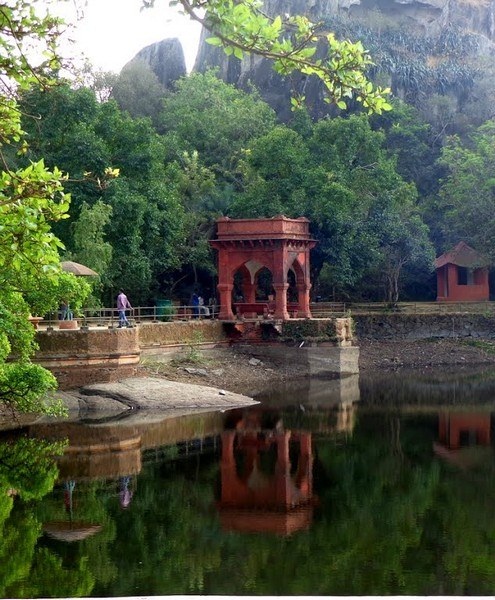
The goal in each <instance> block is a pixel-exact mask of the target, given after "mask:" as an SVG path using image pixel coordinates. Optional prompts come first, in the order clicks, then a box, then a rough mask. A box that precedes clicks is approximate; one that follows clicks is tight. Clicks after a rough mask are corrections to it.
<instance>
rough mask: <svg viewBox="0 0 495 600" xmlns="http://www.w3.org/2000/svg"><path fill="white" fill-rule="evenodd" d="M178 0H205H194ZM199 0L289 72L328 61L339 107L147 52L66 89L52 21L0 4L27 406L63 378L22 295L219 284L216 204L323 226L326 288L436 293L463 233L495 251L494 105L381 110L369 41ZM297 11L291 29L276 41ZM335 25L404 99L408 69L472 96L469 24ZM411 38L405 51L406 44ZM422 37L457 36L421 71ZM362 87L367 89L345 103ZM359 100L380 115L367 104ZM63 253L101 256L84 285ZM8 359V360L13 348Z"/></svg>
mask: <svg viewBox="0 0 495 600" xmlns="http://www.w3.org/2000/svg"><path fill="white" fill-rule="evenodd" d="M182 4H183V5H184V7H185V8H186V11H189V12H192V13H194V14H193V17H197V16H198V14H197V8H198V6H199V4H197V3H195V2H194V3H191V4H189V3H187V2H184V3H182ZM207 4H208V12H207V14H206V15H205V16H204V20H205V25H207V26H208V27H209V28H210V29H211V30H212V31H213V32H214V34H215V35H216V38H215V39H213V40H211V41H212V43H214V44H220V43H221V44H223V45H224V46H225V47H226V48H227V52H231V53H233V54H235V55H236V56H237V55H239V56H240V55H241V54H243V53H244V52H246V51H248V50H249V49H251V50H253V51H254V52H255V53H256V52H258V53H259V54H261V55H263V56H268V57H272V58H273V59H274V61H275V65H276V68H277V69H278V70H279V72H282V73H289V72H290V71H292V70H293V69H294V68H300V69H302V71H303V72H304V73H306V74H315V75H317V76H319V77H321V78H322V79H323V80H324V82H325V85H326V86H327V89H328V91H329V93H330V96H331V97H333V100H334V101H335V102H337V104H338V105H339V107H340V109H341V113H340V114H341V115H342V116H340V117H335V118H328V119H324V120H322V121H320V122H313V121H312V120H311V119H310V118H309V116H308V114H307V113H306V112H305V110H304V108H302V107H301V105H300V100H301V99H299V100H298V101H296V102H295V103H294V108H295V111H294V113H293V118H292V120H291V122H290V123H287V124H280V123H277V121H276V117H275V113H274V112H273V110H272V109H271V108H269V107H268V106H267V104H265V103H264V102H263V101H262V100H261V99H260V96H259V95H258V94H257V93H256V92H255V91H254V90H253V91H252V92H251V93H246V92H241V91H239V90H237V89H235V88H233V87H232V86H230V85H227V84H225V83H223V82H221V81H220V80H219V79H218V78H217V76H216V74H215V72H207V73H205V74H198V73H196V74H193V75H190V76H189V77H186V78H183V79H182V80H180V81H179V82H177V84H176V87H175V89H173V90H168V91H165V90H163V89H162V88H161V87H160V84H159V83H158V81H157V79H156V77H155V76H154V75H153V74H152V73H151V71H150V70H149V69H148V68H147V67H146V65H144V64H136V65H134V66H133V68H132V69H131V70H130V71H129V72H127V71H125V72H123V73H122V74H121V75H120V76H118V77H117V76H114V77H110V76H109V77H106V78H103V79H104V81H103V79H102V81H100V82H97V81H96V79H97V78H95V79H94V82H93V83H94V86H93V87H94V89H89V88H86V87H84V86H79V87H77V88H75V87H71V85H70V84H69V83H67V82H64V81H61V80H59V79H57V76H56V72H57V69H58V66H59V65H58V59H57V55H56V53H55V52H54V50H55V45H54V44H55V42H56V38H57V36H58V30H59V25H60V24H59V22H58V21H57V20H56V19H52V18H50V17H38V16H37V14H36V12H35V11H33V10H31V8H30V6H29V3H28V2H26V1H25V0H16V1H15V2H13V3H11V4H9V5H7V4H0V41H1V43H2V44H3V46H4V50H5V60H3V62H2V65H1V69H2V71H1V74H2V75H3V76H4V77H5V81H6V82H8V81H10V82H11V83H12V85H11V86H10V87H9V86H6V87H5V88H4V92H3V94H2V98H1V102H0V110H1V112H2V125H1V128H0V141H1V144H2V147H1V150H2V155H1V158H2V162H3V171H2V173H1V178H0V196H1V197H0V213H1V217H2V228H1V229H0V247H1V248H2V251H1V253H0V283H1V284H2V285H1V286H0V310H1V312H2V315H3V318H2V319H1V321H0V398H1V400H2V401H3V402H7V403H9V404H11V405H12V406H15V405H17V407H20V408H22V409H24V410H28V409H29V410H31V409H33V408H35V407H36V402H37V399H38V397H39V396H40V395H42V394H43V393H44V392H45V391H47V390H50V389H52V388H53V387H54V386H55V381H54V379H53V377H51V376H50V374H49V373H47V372H46V371H44V370H42V369H40V368H39V367H37V366H36V365H33V364H31V363H30V361H29V357H30V356H31V355H32V353H33V351H34V349H35V345H34V330H33V329H32V328H31V327H30V325H29V323H28V321H27V317H28V314H29V312H31V313H33V314H44V313H45V312H48V311H52V310H55V309H56V307H57V305H58V304H59V303H60V301H61V300H66V301H69V302H70V304H71V306H72V307H73V309H74V310H75V311H76V312H77V310H79V309H80V308H81V307H82V305H83V303H84V302H85V299H87V298H88V297H89V298H90V300H86V305H87V304H88V303H91V304H93V305H95V304H99V303H100V304H103V305H113V303H114V298H115V292H116V290H117V289H119V288H121V287H125V289H126V292H127V293H128V295H129V297H130V298H131V301H132V303H133V304H134V305H138V304H141V305H144V304H150V303H154V302H155V301H156V300H157V299H159V298H160V297H168V298H174V299H176V300H182V301H184V302H186V303H187V302H188V301H189V299H190V297H191V294H192V292H193V290H195V289H196V290H198V291H200V292H201V293H202V294H203V296H204V297H210V296H213V295H214V294H215V289H216V287H215V285H216V280H215V272H216V269H215V256H214V254H213V252H212V251H211V249H210V247H209V245H208V239H210V238H211V237H213V236H214V233H215V228H214V225H215V219H216V218H218V217H219V216H223V215H227V216H232V217H248V216H249V217H262V216H264V217H270V216H273V215H276V214H280V213H283V214H285V215H287V216H290V217H298V216H306V217H308V218H309V220H310V222H311V229H312V233H313V235H314V236H315V237H316V239H317V240H318V245H317V247H316V249H315V251H314V252H313V258H312V278H313V292H314V295H315V296H316V295H320V296H323V297H326V298H334V299H377V300H387V301H389V302H391V303H394V302H396V301H397V300H398V299H399V297H406V298H407V297H410V298H418V299H421V298H431V297H434V289H433V288H432V285H431V273H432V261H433V257H434V254H435V252H437V253H439V252H441V251H444V250H446V249H447V248H448V246H449V245H452V244H454V243H456V242H457V241H458V240H459V239H460V238H461V239H465V240H466V241H467V242H468V243H470V244H472V245H473V246H475V248H476V249H478V250H480V251H482V252H484V253H485V254H486V255H487V256H490V257H492V256H495V251H494V249H493V244H492V240H493V235H492V226H491V223H492V220H493V219H492V217H491V214H492V212H493V211H491V204H490V203H491V196H492V193H491V185H492V177H491V174H490V173H491V172H490V169H491V166H492V162H493V157H492V156H491V153H493V152H492V150H493V148H492V145H493V144H492V142H491V140H492V138H493V133H492V132H493V125H492V123H491V122H489V123H487V124H486V125H484V126H483V127H481V128H480V129H479V130H478V131H477V132H475V133H473V132H471V133H472V136H471V137H469V136H467V132H468V128H467V127H465V128H464V130H463V137H462V138H461V137H457V138H449V137H447V136H446V134H447V133H448V132H449V131H450V129H449V126H448V118H449V117H448V107H446V106H444V108H445V111H444V112H442V110H440V108H441V107H440V104H438V106H437V107H436V109H435V110H432V111H431V112H432V115H434V117H435V119H436V120H437V122H434V121H435V119H433V118H432V119H429V121H430V122H429V123H427V122H426V121H425V119H424V118H423V117H422V116H421V113H420V112H419V111H418V110H416V109H413V108H412V107H410V106H408V105H407V104H404V103H402V102H400V101H397V100H394V101H393V105H394V110H392V111H390V112H388V111H387V110H385V109H388V108H389V106H388V103H386V102H385V101H384V99H383V96H382V95H381V91H380V90H378V91H376V90H373V88H372V87H370V86H369V85H368V82H367V81H366V79H365V76H364V71H365V70H366V69H367V68H368V67H370V66H371V63H370V61H369V57H368V55H367V54H366V52H365V51H364V50H363V49H362V47H361V46H360V44H359V43H357V44H355V45H353V44H341V43H340V42H337V41H336V38H335V37H334V36H330V37H328V36H327V45H328V48H329V52H330V54H332V53H334V55H333V58H331V59H329V60H330V62H328V63H326V62H325V60H323V61H322V62H321V63H319V64H316V63H317V62H318V61H316V63H315V60H313V58H312V57H313V50H312V48H314V43H316V42H317V40H316V37H318V36H316V37H315V38H314V39H313V37H314V36H313V34H315V35H316V31H315V29H314V26H313V24H311V23H310V22H309V21H307V20H305V19H303V18H292V17H288V19H287V20H284V19H280V20H277V19H274V20H270V19H268V20H267V19H266V18H265V17H264V15H262V13H261V12H260V10H259V9H260V6H259V5H258V3H257V1H253V2H243V3H236V4H235V5H232V6H231V5H230V4H229V3H228V2H208V3H207ZM229 15H230V16H229ZM201 18H203V17H201ZM229 19H230V20H229ZM241 22H242V27H240V23H241ZM256 23H257V26H258V28H259V38H258V40H257V41H256V43H255V41H254V40H253V38H252V35H253V31H254V29H253V27H254V24H256ZM327 25H328V23H327ZM287 26H289V28H292V32H293V34H294V36H295V37H294V38H293V39H292V41H288V38H287V40H285V41H283V39H282V37H283V35H284V34H283V31H284V30H285V28H286V27H287ZM332 27H333V28H334V30H335V31H336V32H337V33H339V34H341V35H344V34H346V32H347V33H349V32H351V33H352V34H353V36H358V37H359V36H361V37H362V38H363V39H365V40H367V41H368V42H369V43H370V44H371V46H373V48H376V49H377V50H378V49H380V51H381V53H382V54H381V59H383V60H382V61H381V62H380V65H381V66H380V68H382V69H385V67H386V65H388V66H387V67H386V68H387V69H388V73H389V74H391V75H392V79H393V82H394V83H393V87H394V89H396V90H397V91H399V90H400V89H403V90H409V91H408V93H405V94H402V95H403V96H404V97H405V98H406V99H407V98H408V94H409V92H411V90H414V89H415V88H414V86H415V85H417V86H419V87H418V89H421V90H423V91H424V90H426V91H427V92H428V95H429V96H431V97H433V96H435V94H440V95H441V94H443V93H444V92H445V90H446V89H447V88H449V89H450V87H452V86H459V85H464V86H465V88H466V94H467V96H466V101H467V97H468V96H469V95H470V90H471V87H472V80H473V78H474V77H475V75H476V73H474V71H469V69H468V66H466V64H465V63H462V67H463V68H465V69H467V70H466V72H465V73H464V75H462V73H461V74H460V75H459V73H458V72H457V71H456V74H455V73H454V74H452V77H454V75H455V77H454V78H453V79H452V80H451V79H449V77H450V76H451V73H450V72H449V71H448V68H450V67H449V65H451V64H452V65H454V66H455V65H456V64H461V62H462V61H461V59H462V56H461V54H462V53H460V52H459V44H460V45H461V46H462V48H463V49H464V50H465V51H466V52H468V53H469V52H472V50H473V47H472V39H471V38H470V36H463V35H461V34H460V33H459V32H458V31H455V30H453V29H451V28H449V29H448V30H446V31H445V32H444V34H443V35H442V36H441V37H440V38H439V39H435V40H433V39H432V40H430V39H428V40H423V42H422V44H423V46H421V44H419V46H418V40H417V39H416V38H414V37H412V36H410V35H407V34H406V33H405V32H403V31H397V30H389V29H384V33H383V36H382V38H381V39H380V40H379V41H380V45H379V48H378V46H374V44H378V40H376V39H375V38H374V37H373V35H372V34H371V33H370V31H367V30H366V28H363V26H361V25H357V26H356V27H357V28H356V27H355V28H354V29H352V31H351V30H350V29H349V27H350V26H349V24H348V23H343V22H340V21H339V22H335V23H333V24H332ZM346 28H347V29H346ZM14 34H15V35H17V36H18V44H17V45H16V44H14V45H13V44H12V39H13V37H12V36H13V35H14ZM281 36H282V37H281ZM298 36H299V37H298ZM34 40H36V43H37V44H38V45H41V46H44V47H45V49H46V50H47V53H46V54H45V55H44V56H46V57H47V60H46V61H45V62H43V63H41V64H40V65H37V66H36V67H35V68H33V67H32V65H29V64H28V62H27V61H26V58H25V57H26V56H27V54H26V53H25V52H24V51H23V45H24V44H30V43H32V42H33V41H34ZM294 40H296V41H297V42H298V44H299V45H298V46H297V49H296V48H294V47H293V46H291V44H293V43H294ZM258 42H259V45H258ZM402 46H404V47H405V48H407V51H405V52H402V53H401V54H400V55H396V54H395V50H394V49H396V48H397V47H402ZM291 48H292V50H291ZM413 53H415V54H416V55H417V56H418V57H422V58H421V61H422V60H423V58H425V57H427V56H430V55H431V56H433V55H435V56H436V55H441V54H442V53H443V54H445V53H447V54H449V55H451V59H452V63H450V62H449V63H448V62H445V61H443V62H442V63H441V64H438V65H436V67H435V68H433V67H427V68H426V67H424V68H423V67H422V68H423V71H424V72H423V71H422V72H421V73H419V72H416V71H417V68H419V66H418V65H419V63H418V65H415V66H414V65H412V66H411V65H409V66H407V64H406V63H407V60H409V58H408V56H410V55H412V54H413ZM288 55H290V56H291V57H292V58H291V59H289V58H288ZM387 57H388V62H387ZM392 57H393V58H394V59H395V60H396V63H394V64H392V63H391V62H390V61H391V59H392ZM411 60H412V59H411ZM332 61H333V62H332ZM421 61H420V62H421ZM456 61H461V62H459V63H457V62H456ZM423 62H424V61H423ZM406 67H407V68H406ZM413 67H414V68H413ZM452 68H454V67H452ZM456 68H457V67H456ZM424 69H426V70H424ZM445 69H447V71H445ZM459 69H460V67H459ZM459 69H458V71H459ZM401 70H402V71H404V73H405V75H404V77H406V76H407V77H406V78H408V79H407V81H406V80H405V79H404V78H403V79H404V81H402V80H401ZM461 70H462V69H461ZM444 71H445V72H444ZM454 71H455V69H454ZM418 73H419V74H418ZM452 73H453V72H452ZM420 75H421V77H423V79H424V81H423V80H421V81H420V80H419V79H418V77H420ZM421 77H420V79H421ZM442 77H443V79H442ZM339 78H341V79H339ZM339 81H340V83H339ZM401 81H402V83H401ZM414 82H416V83H414ZM55 84H56V85H55ZM95 90H96V91H95ZM359 90H360V91H359ZM103 92H104V93H103ZM352 93H357V94H358V95H360V97H361V105H359V103H358V105H356V104H355V103H354V102H353V101H352V102H351V101H348V100H347V99H350V97H351V96H352ZM411 93H412V92H411ZM418 98H419V96H415V99H414V102H415V103H416V104H418V102H417V100H418ZM344 103H345V106H344ZM356 106H358V108H357V109H356ZM363 106H364V107H365V108H367V109H369V111H372V110H373V111H374V112H375V114H374V115H373V116H371V117H370V116H369V115H366V114H364V112H366V111H364V112H363V111H362V107H363ZM353 111H354V112H353ZM423 112H424V111H423ZM480 222H482V223H483V227H479V223H480ZM61 258H63V259H72V260H76V261H78V262H82V263H83V264H87V265H88V266H90V267H92V268H93V269H94V270H95V271H96V272H97V273H99V278H98V279H97V281H95V284H94V285H93V289H92V290H91V289H90V288H89V286H88V284H87V283H86V282H82V281H80V280H76V279H75V278H73V277H72V276H70V275H67V274H63V273H61V270H60V266H59V263H60V259H61ZM90 294H91V296H90ZM11 356H14V357H15V358H16V361H15V362H7V358H8V357H11ZM20 382H22V385H21V384H20ZM19 391H20V392H21V393H19ZM21 397H22V398H23V399H24V400H23V402H21ZM45 409H49V407H45Z"/></svg>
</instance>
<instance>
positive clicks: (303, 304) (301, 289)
mask: <svg viewBox="0 0 495 600" xmlns="http://www.w3.org/2000/svg"><path fill="white" fill-rule="evenodd" d="M310 290H311V284H309V283H307V282H304V283H298V284H297V297H298V303H299V307H298V316H299V317H303V318H305V319H311V310H310V308H309V292H310Z"/></svg>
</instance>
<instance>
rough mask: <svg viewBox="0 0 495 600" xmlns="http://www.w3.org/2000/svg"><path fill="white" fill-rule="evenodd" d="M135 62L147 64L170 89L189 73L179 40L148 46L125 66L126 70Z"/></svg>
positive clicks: (174, 39)
mask: <svg viewBox="0 0 495 600" xmlns="http://www.w3.org/2000/svg"><path fill="white" fill-rule="evenodd" d="M134 61H142V62H144V63H146V64H147V65H148V66H149V67H150V69H151V70H152V71H153V73H154V74H155V75H156V76H157V77H158V80H159V81H160V83H161V84H162V85H163V87H165V88H170V87H171V85H172V84H173V83H174V82H175V81H177V80H178V79H179V78H180V77H183V76H184V75H185V74H186V72H187V71H186V61H185V58H184V51H183V49H182V44H181V43H180V41H179V40H178V39H177V38H171V39H166V40H162V41H161V42H156V44H150V45H149V46H146V47H145V48H143V49H142V50H140V51H139V52H138V53H137V54H136V56H135V57H134V58H133V59H132V60H131V61H130V62H129V63H127V65H125V66H124V69H125V68H126V67H127V66H128V65H129V64H131V63H132V62H134Z"/></svg>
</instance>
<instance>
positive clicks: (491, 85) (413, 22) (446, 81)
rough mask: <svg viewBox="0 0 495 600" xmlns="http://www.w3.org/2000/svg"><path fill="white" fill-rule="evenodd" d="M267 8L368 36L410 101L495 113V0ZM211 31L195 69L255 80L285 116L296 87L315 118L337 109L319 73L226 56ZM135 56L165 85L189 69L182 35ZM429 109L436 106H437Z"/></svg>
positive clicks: (367, 0)
mask: <svg viewBox="0 0 495 600" xmlns="http://www.w3.org/2000/svg"><path fill="white" fill-rule="evenodd" d="M265 10H266V12H267V13H268V14H270V15H277V14H288V13H290V14H305V15H307V16H309V18H311V19H312V20H313V21H315V22H320V23H321V24H322V31H323V32H324V31H333V32H335V33H336V35H337V36H338V37H341V38H345V39H351V40H361V41H363V44H364V46H365V47H366V48H367V49H368V50H369V52H370V54H371V56H372V58H373V60H374V62H375V64H376V67H374V69H373V71H372V72H371V73H370V75H371V77H372V78H373V77H377V78H379V81H380V84H381V85H389V86H390V87H391V88H392V91H393V93H394V94H395V95H396V96H398V97H401V98H402V99H404V100H406V101H407V102H409V103H411V104H414V105H416V106H418V107H422V106H424V105H425V103H426V102H429V101H430V100H431V98H434V97H435V96H446V97H448V98H449V101H450V102H451V104H452V111H453V112H458V113H463V114H465V115H467V116H468V118H470V115H475V117H474V121H475V120H476V119H477V120H478V122H483V121H484V120H486V119H488V118H491V117H492V116H493V115H492V109H491V106H490V103H486V101H485V98H486V97H487V94H491V93H492V92H495V68H494V67H493V66H492V63H493V56H494V55H495V0H421V1H419V0H266V2H265ZM209 35H210V33H208V32H203V34H202V36H201V40H200V44H199V50H198V55H197V58H196V63H195V66H194V70H195V71H197V72H205V71H206V70H207V69H209V68H216V69H217V70H218V73H219V76H220V77H221V78H222V79H223V80H224V81H225V82H227V83H231V84H234V85H235V86H237V87H239V88H240V89H244V90H249V89H251V88H252V87H255V88H257V89H258V90H259V91H260V94H261V96H262V97H263V98H264V100H265V101H267V102H268V103H269V104H270V106H272V108H274V110H275V111H276V112H277V114H278V116H279V118H280V119H281V120H284V121H285V120H287V119H289V118H290V116H291V111H290V96H291V93H292V94H293V93H294V92H297V93H298V94H302V95H304V96H305V97H306V103H307V105H308V108H309V110H310V113H311V114H312V116H313V117H315V118H319V117H322V116H324V115H327V114H329V113H330V112H331V111H332V110H335V109H333V108H332V107H330V106H329V104H328V103H326V102H325V93H324V90H323V88H322V85H321V84H320V82H319V81H317V80H315V79H314V78H307V77H302V76H300V75H295V76H293V77H291V78H283V77H281V76H279V75H278V74H277V73H275V72H274V71H273V69H272V68H271V61H269V60H266V59H264V58H261V57H258V56H246V57H245V58H243V59H242V60H239V59H237V58H235V57H233V56H227V55H226V54H225V53H224V52H223V50H222V49H220V48H217V47H214V46H211V45H209V44H208V43H207V42H206V39H207V37H208V36H209ZM136 59H139V60H141V61H144V62H145V63H146V64H148V65H149V66H150V68H151V69H152V71H153V72H154V73H155V74H156V75H157V77H158V78H159V80H160V82H161V83H162V84H163V85H164V86H165V87H170V85H171V84H172V83H173V82H174V81H176V80H177V79H178V78H179V77H181V76H183V75H185V73H186V67H185V61H184V54H183V51H182V47H181V45H180V42H179V41H178V40H176V39H168V40H163V41H162V42H158V43H156V44H152V45H150V46H147V47H146V48H144V49H143V50H141V51H140V52H139V53H138V54H137V55H136V57H135V59H133V60H136ZM425 111H426V112H427V113H428V112H430V113H432V114H433V113H434V112H435V106H434V105H433V106H426V108H425Z"/></svg>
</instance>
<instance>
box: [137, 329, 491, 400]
mask: <svg viewBox="0 0 495 600" xmlns="http://www.w3.org/2000/svg"><path fill="white" fill-rule="evenodd" d="M358 345H359V348H360V355H359V368H360V372H361V373H363V374H364V373H367V372H373V371H397V370H408V371H409V370H416V371H418V372H427V371H433V370H444V369H445V370H451V369H456V370H457V369H467V368H472V367H479V366H484V367H487V368H489V367H490V366H493V367H495V342H494V341H492V340H482V339H476V340H466V339H457V338H448V339H427V340H417V341H404V340H400V341H374V340H360V341H359V342H358ZM139 370H140V372H141V373H142V374H145V375H147V376H154V377H163V378H165V379H167V380H169V381H176V382H185V383H195V384H198V385H208V386H213V387H217V388H223V389H225V390H230V391H233V392H237V393H241V394H245V395H247V396H255V395H256V394H257V393H258V392H259V391H262V390H263V389H266V388H267V387H269V386H271V385H275V384H276V383H277V382H282V381H289V380H294V379H299V378H304V377H307V373H306V372H304V371H303V370H299V371H297V370H294V369H293V368H290V367H288V366H287V365H284V364H283V363H278V364H277V363H274V362H271V361H269V360H266V359H260V358H259V357H257V356H256V353H255V349H253V355H252V356H249V355H244V354H239V353H237V352H236V351H235V349H231V348H225V349H222V350H214V351H202V352H200V353H199V354H198V356H197V357H196V361H187V359H186V358H184V359H183V360H180V359H179V360H167V359H166V357H162V359H160V360H158V358H155V359H147V360H145V361H144V362H143V364H142V365H141V366H140V369H139Z"/></svg>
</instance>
